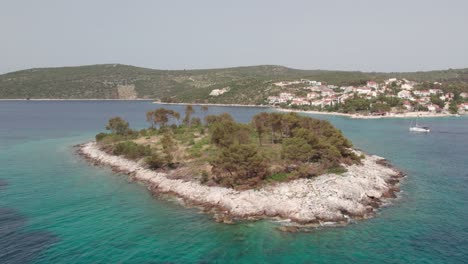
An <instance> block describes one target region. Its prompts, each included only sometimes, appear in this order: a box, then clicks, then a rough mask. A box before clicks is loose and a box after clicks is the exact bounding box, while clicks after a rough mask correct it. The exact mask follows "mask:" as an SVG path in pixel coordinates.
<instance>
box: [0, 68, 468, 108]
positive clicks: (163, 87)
mask: <svg viewBox="0 0 468 264" xmlns="http://www.w3.org/2000/svg"><path fill="white" fill-rule="evenodd" d="M390 77H397V78H407V79H411V80H415V81H439V82H450V83H453V84H455V85H457V86H463V87H465V86H466V84H467V83H468V69H458V70H452V69H450V70H444V71H430V72H415V73H366V72H349V71H324V70H297V69H291V68H286V67H283V66H274V65H263V66H250V67H236V68H223V69H206V70H154V69H146V68H139V67H134V66H128V65H120V64H106V65H91V66H79V67H61V68H41V69H29V70H23V71H17V72H12V73H7V74H3V75H0V98H2V99H25V98H31V99H39V98H53V99H136V98H146V99H155V100H162V101H166V102H192V103H196V102H199V103H202V102H203V103H240V104H255V103H261V102H262V101H263V100H264V98H266V96H268V95H269V94H271V93H272V92H274V90H275V89H278V88H277V87H276V86H274V85H273V83H274V82H277V81H283V80H296V79H301V78H306V79H311V80H317V81H321V82H325V83H329V84H336V85H347V84H355V83H359V82H362V81H365V80H377V81H380V80H383V79H385V78H390ZM222 88H229V92H227V93H225V94H223V95H220V96H210V95H209V94H210V92H211V91H212V90H213V89H222Z"/></svg>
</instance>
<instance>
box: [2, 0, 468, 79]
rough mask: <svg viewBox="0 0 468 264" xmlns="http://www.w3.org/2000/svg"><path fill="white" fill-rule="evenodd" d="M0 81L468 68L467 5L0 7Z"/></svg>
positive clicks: (203, 2) (213, 1)
mask: <svg viewBox="0 0 468 264" xmlns="http://www.w3.org/2000/svg"><path fill="white" fill-rule="evenodd" d="M0 32H1V39H0V40H1V41H0V73H5V72H11V71H16V70H20V69H27V68H33V67H57V66H74V65H87V64H103V63H122V64H130V65H135V66H141V67H149V68H155V69H193V68H219V67H231V66H247V65H259V64H276V65H284V66H288V67H292V68H300V69H334V70H362V71H387V72H388V71H418V70H436V69H447V68H467V67H468V1H466V0H444V1H442V0H425V1H423V0H406V1H403V0H392V1H383V0H382V1H381V0H373V1H371V0H353V1H351V0H341V1H338V0H332V1H299V0H294V1H292V0H288V1H275V0H270V1H267V0H265V1H263V0H258V1H257V0H250V1H249V0H236V1H223V0H196V1H195V0H187V1H182V0H171V1H169V0H168V1H159V0H153V1H151V0H135V1H130V0H127V1H121V0H94V1H91V0H80V1H66V0H40V1H37V0H30V1H26V0H0Z"/></svg>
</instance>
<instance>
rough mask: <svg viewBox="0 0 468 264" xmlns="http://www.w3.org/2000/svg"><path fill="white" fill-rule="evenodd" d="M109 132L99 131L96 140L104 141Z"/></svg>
mask: <svg viewBox="0 0 468 264" xmlns="http://www.w3.org/2000/svg"><path fill="white" fill-rule="evenodd" d="M107 136H108V134H107V133H99V134H97V135H96V142H100V141H102V140H103V139H104V138H105V137H107Z"/></svg>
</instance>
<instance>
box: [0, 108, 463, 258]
mask: <svg viewBox="0 0 468 264" xmlns="http://www.w3.org/2000/svg"><path fill="white" fill-rule="evenodd" d="M156 107H160V106H158V105H154V104H151V103H150V102H101V101H99V102H98V101H93V102H36V101H34V102H33V101H28V102H27V101H22V102H0V263H67V264H71V263H468V118H466V117H461V118H441V119H424V120H423V121H422V122H423V123H424V125H428V126H430V127H431V129H432V131H431V133H430V134H428V135H415V134H410V133H409V132H408V125H409V122H410V120H405V119H386V120H350V119H346V118H343V117H328V116H317V117H319V118H325V119H328V120H330V121H331V122H332V123H333V124H334V125H336V126H337V127H339V128H340V129H342V131H343V132H344V134H345V135H346V136H347V137H349V138H351V139H352V141H353V143H354V145H355V146H357V147H358V148H361V149H363V150H365V151H367V152H370V153H373V154H377V155H380V156H383V157H386V158H388V159H389V160H390V161H391V162H392V163H393V164H394V165H396V166H397V167H399V168H401V169H403V170H404V171H405V172H406V173H407V174H408V177H407V178H406V179H405V180H404V184H403V185H402V191H403V192H402V193H401V195H400V196H401V197H400V198H399V199H398V200H397V201H396V202H395V204H394V205H393V206H390V207H386V208H383V209H382V210H381V211H380V212H379V214H378V216H377V217H376V218H373V219H370V220H367V221H359V222H357V223H355V224H352V225H350V226H347V227H342V228H327V229H320V230H317V231H315V232H312V233H294V234H292V233H283V232H280V231H278V230H277V229H276V227H277V224H276V223H272V222H270V221H259V222H247V223H240V224H235V225H225V224H219V223H215V222H213V221H212V220H211V218H210V216H209V215H205V214H201V213H200V212H199V211H198V210H197V209H186V208H183V207H181V206H179V205H178V204H177V203H175V202H173V201H165V200H160V199H156V198H153V197H152V196H151V195H150V193H149V192H148V191H146V189H145V187H144V186H141V185H139V184H134V183H128V182H127V180H126V177H125V176H122V175H115V174H113V173H112V172H111V171H110V170H109V169H106V168H97V167H92V166H89V165H88V164H87V163H86V162H85V161H83V160H82V159H80V158H79V157H77V156H76V155H75V154H74V149H73V145H75V144H78V143H81V142H84V141H87V140H90V139H92V138H93V136H94V134H96V133H97V132H99V131H102V130H103V125H104V124H105V122H106V121H107V120H108V119H109V118H110V117H113V116H116V115H119V116H122V117H124V118H125V119H127V120H129V121H130V124H131V125H132V126H133V127H138V128H142V127H144V126H146V125H147V124H146V123H145V114H144V113H145V112H146V111H147V110H149V109H153V108H156ZM164 107H167V108H172V109H176V110H180V111H183V106H164ZM196 109H198V108H196ZM264 110H265V109H260V108H239V107H210V113H222V112H229V113H230V114H232V115H233V116H234V117H235V118H236V119H237V120H238V121H243V122H246V121H248V120H249V119H250V117H251V116H252V115H254V114H255V113H257V112H260V111H264Z"/></svg>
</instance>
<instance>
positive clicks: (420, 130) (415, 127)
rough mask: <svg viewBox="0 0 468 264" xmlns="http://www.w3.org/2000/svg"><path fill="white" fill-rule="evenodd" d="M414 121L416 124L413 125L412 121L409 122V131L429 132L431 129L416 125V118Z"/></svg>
mask: <svg viewBox="0 0 468 264" xmlns="http://www.w3.org/2000/svg"><path fill="white" fill-rule="evenodd" d="M415 123H416V124H415V125H413V122H411V124H410V128H409V131H411V132H422V133H429V132H431V129H430V128H429V127H426V126H420V125H418V120H417V119H416V122H415Z"/></svg>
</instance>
